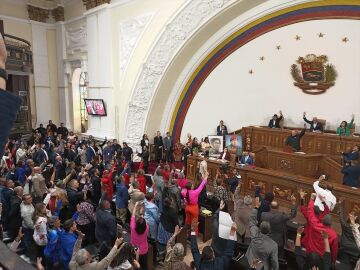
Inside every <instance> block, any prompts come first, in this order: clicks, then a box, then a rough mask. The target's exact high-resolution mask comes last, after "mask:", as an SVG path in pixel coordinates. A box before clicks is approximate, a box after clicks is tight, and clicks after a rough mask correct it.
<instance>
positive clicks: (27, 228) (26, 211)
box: [20, 194, 35, 253]
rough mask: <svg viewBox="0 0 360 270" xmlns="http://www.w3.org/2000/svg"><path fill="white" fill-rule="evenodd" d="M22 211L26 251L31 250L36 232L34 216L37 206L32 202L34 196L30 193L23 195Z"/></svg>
mask: <svg viewBox="0 0 360 270" xmlns="http://www.w3.org/2000/svg"><path fill="white" fill-rule="evenodd" d="M20 212H21V218H22V228H23V233H24V245H25V250H26V252H27V253H28V252H30V249H31V246H32V243H33V234H34V221H33V220H32V216H33V215H34V212H35V208H34V206H33V204H32V197H31V195H30V194H24V195H23V197H22V203H21V205H20Z"/></svg>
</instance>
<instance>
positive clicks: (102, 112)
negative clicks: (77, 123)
mask: <svg viewBox="0 0 360 270" xmlns="http://www.w3.org/2000/svg"><path fill="white" fill-rule="evenodd" d="M84 101H85V107H86V111H87V113H88V115H99V116H106V109H105V104H104V100H103V99H84Z"/></svg>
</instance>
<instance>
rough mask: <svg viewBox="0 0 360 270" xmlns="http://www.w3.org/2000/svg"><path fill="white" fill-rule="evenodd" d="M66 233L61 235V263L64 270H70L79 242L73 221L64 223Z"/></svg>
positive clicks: (69, 220)
mask: <svg viewBox="0 0 360 270" xmlns="http://www.w3.org/2000/svg"><path fill="white" fill-rule="evenodd" d="M63 227H64V232H63V233H61V234H60V263H61V265H62V267H63V269H65V270H68V269H69V263H70V260H71V256H72V253H73V249H74V246H75V242H76V240H77V235H76V234H75V232H76V230H77V227H76V223H75V221H74V220H72V219H68V220H66V221H65V222H64V226H63Z"/></svg>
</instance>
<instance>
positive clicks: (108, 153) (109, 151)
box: [103, 141, 115, 165]
mask: <svg viewBox="0 0 360 270" xmlns="http://www.w3.org/2000/svg"><path fill="white" fill-rule="evenodd" d="M114 155H115V150H114V147H113V145H112V143H111V141H108V142H107V145H106V147H105V148H104V150H103V160H104V162H105V165H109V163H110V161H111V160H112V159H113V158H114Z"/></svg>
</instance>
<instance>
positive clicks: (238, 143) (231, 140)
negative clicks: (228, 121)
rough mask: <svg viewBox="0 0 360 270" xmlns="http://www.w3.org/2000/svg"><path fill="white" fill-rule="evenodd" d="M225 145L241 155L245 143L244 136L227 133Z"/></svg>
mask: <svg viewBox="0 0 360 270" xmlns="http://www.w3.org/2000/svg"><path fill="white" fill-rule="evenodd" d="M225 146H226V147H227V148H228V150H230V151H231V152H233V153H234V152H235V153H236V155H237V156H241V154H242V150H243V145H242V137H241V135H238V134H233V135H226V136H225Z"/></svg>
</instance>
